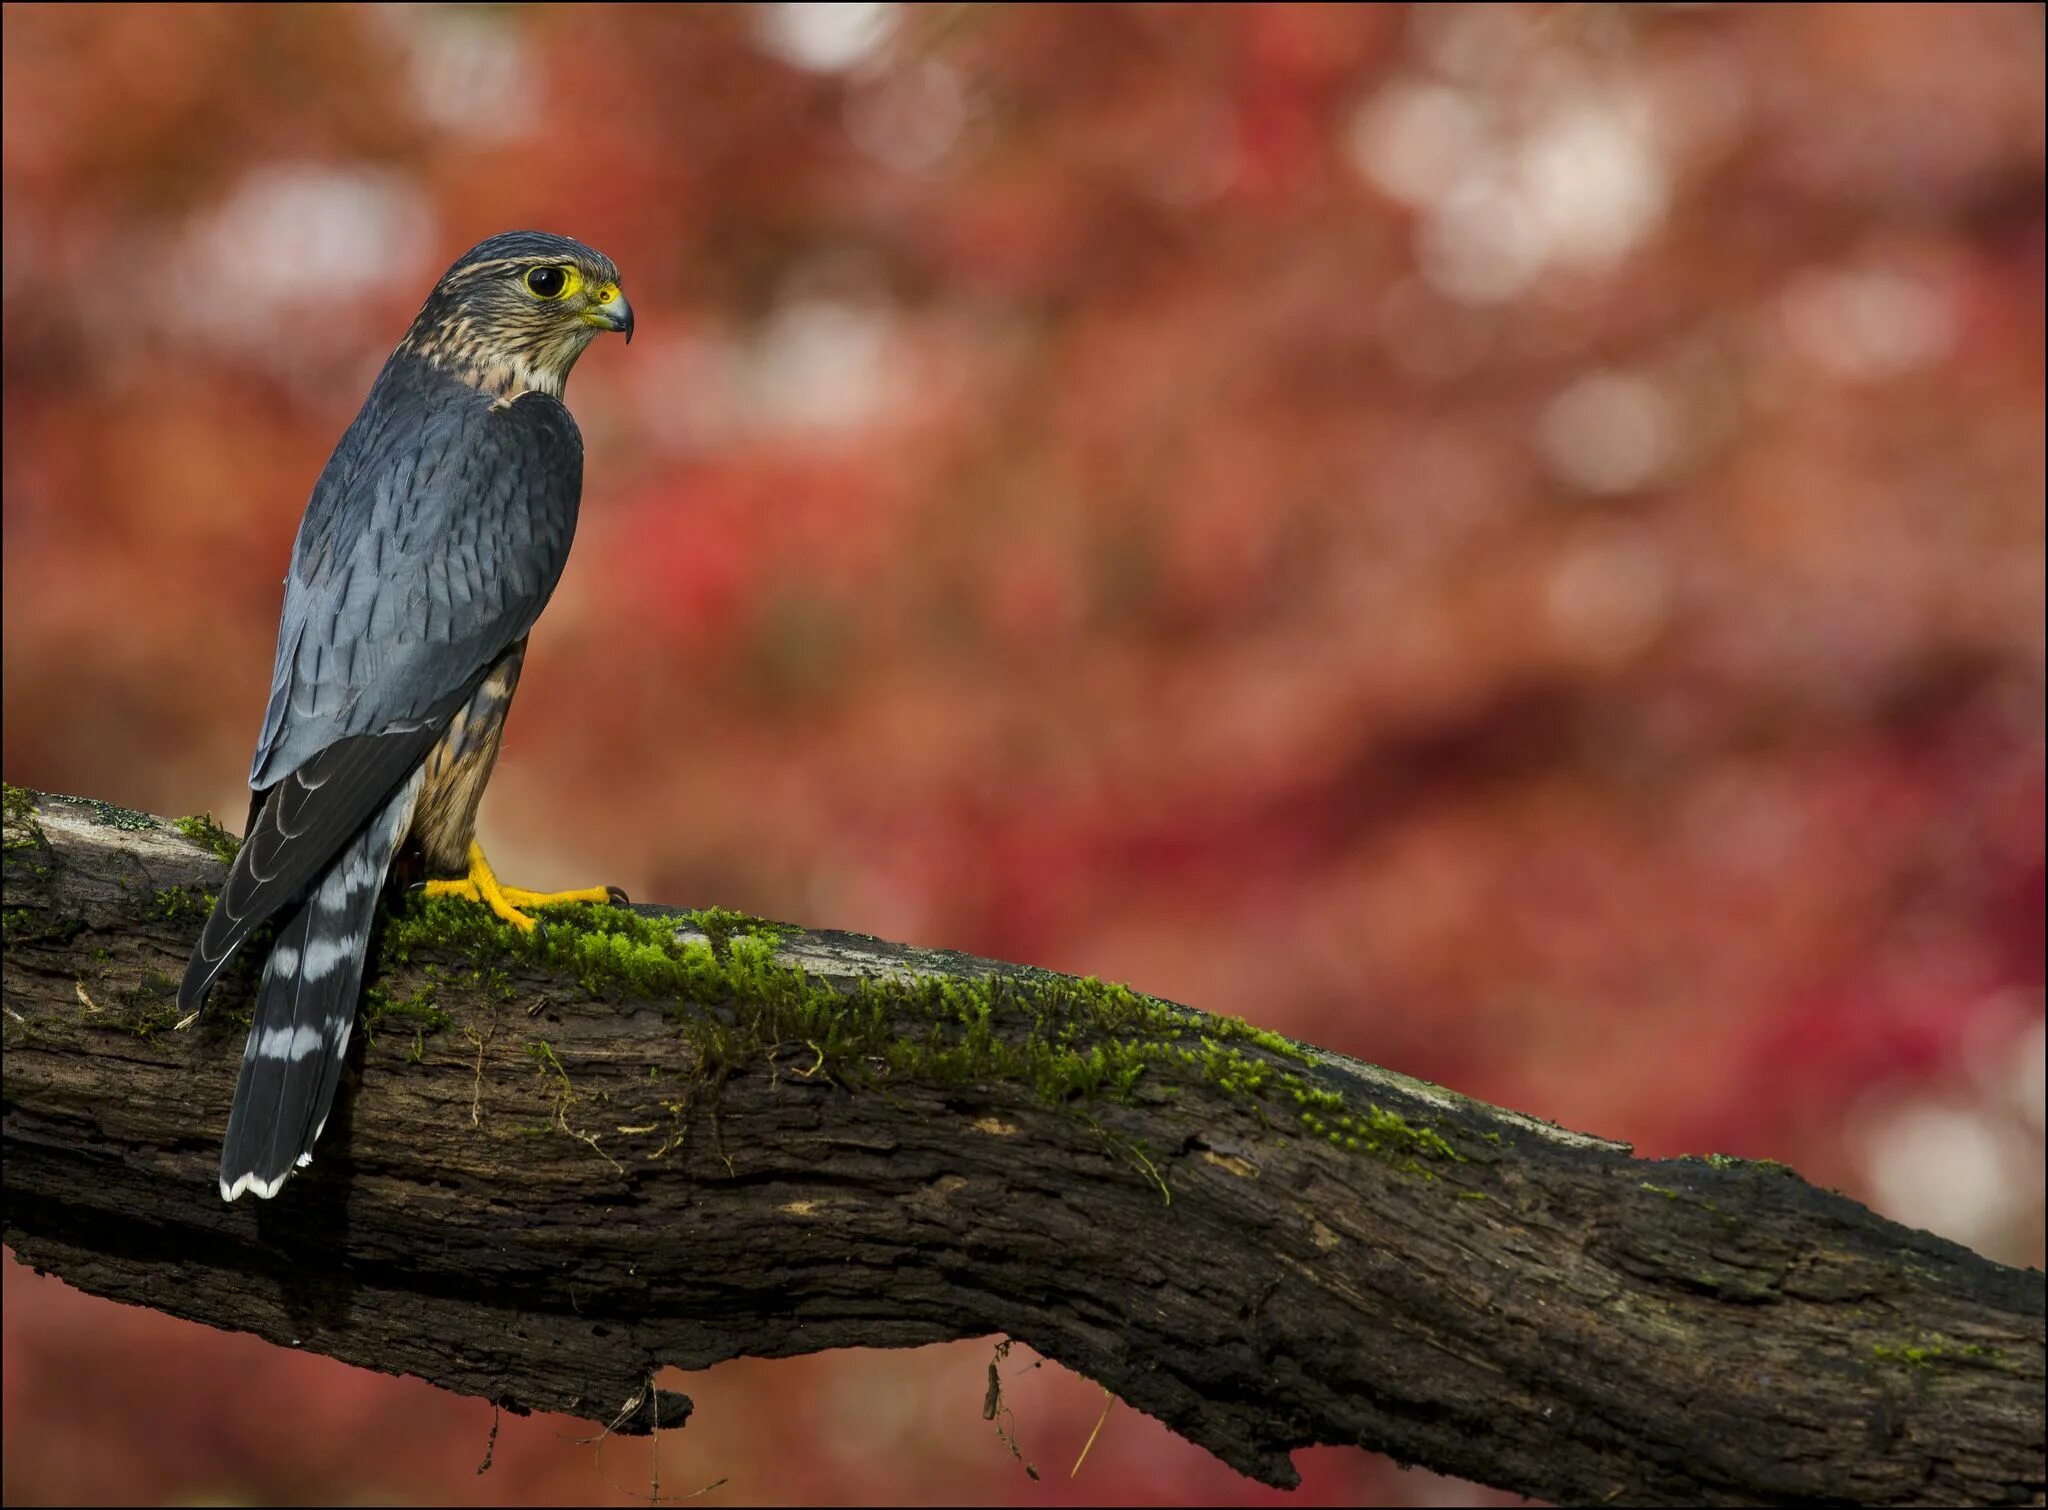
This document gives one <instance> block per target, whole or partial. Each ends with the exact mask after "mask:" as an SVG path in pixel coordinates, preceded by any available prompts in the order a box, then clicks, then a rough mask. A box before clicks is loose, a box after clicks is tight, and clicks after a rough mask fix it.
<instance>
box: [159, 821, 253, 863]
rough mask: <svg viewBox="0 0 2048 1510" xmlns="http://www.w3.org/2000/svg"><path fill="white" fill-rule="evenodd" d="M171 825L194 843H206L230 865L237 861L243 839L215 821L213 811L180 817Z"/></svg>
mask: <svg viewBox="0 0 2048 1510" xmlns="http://www.w3.org/2000/svg"><path fill="white" fill-rule="evenodd" d="M171 827H173V828H175V829H176V830H177V831H178V832H179V833H181V834H183V835H184V836H185V837H186V838H188V839H190V840H192V841H193V843H195V844H203V845H205V846H206V847H207V848H208V849H210V850H212V851H213V852H214V854H216V855H218V856H219V857H220V858H221V859H222V860H223V861H225V862H226V863H227V864H229V865H232V864H234V863H235V856H236V855H237V854H239V853H240V852H241V848H242V841H241V840H240V839H237V838H236V837H235V836H234V835H233V834H231V833H229V832H228V831H227V830H226V829H224V828H222V827H221V826H220V825H219V824H218V823H215V822H214V821H213V814H211V813H197V814H194V815H193V816H191V817H188V818H180V819H178V820H177V821H176V822H175V823H173V824H172V825H171Z"/></svg>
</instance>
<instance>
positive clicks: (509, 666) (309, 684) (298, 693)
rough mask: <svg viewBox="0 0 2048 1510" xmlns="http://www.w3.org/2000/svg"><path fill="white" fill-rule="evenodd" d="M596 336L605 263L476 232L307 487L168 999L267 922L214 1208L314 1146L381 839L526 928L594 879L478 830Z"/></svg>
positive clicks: (564, 497)
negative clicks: (221, 837)
mask: <svg viewBox="0 0 2048 1510" xmlns="http://www.w3.org/2000/svg"><path fill="white" fill-rule="evenodd" d="M602 331H623V332H624V333H625V336H626V339H627V340H628V341H631V340H632V338H633V310H632V307H631V306H630V305H629V304H628V303H627V302H626V296H625V295H624V294H623V293H621V292H620V291H619V270H618V269H617V268H616V267H614V266H613V265H612V263H611V261H610V259H609V258H606V257H604V256H602V255H600V254H599V253H597V252H594V251H592V250H591V249H590V248H589V247H587V246H584V245H582V244H580V243H578V242H575V241H571V240H569V239H568V238H567V237H563V236H552V235H547V234H544V233H542V232H538V231H513V232H509V233H507V234H505V235H502V236H493V237H492V238H491V239H490V240H488V241H485V242H483V243H482V244H481V245H479V246H476V247H474V248H472V249H471V250H470V251H469V252H467V253H466V254H464V255H463V256H462V257H461V258H460V259H459V260H458V261H457V262H456V263H455V265H454V266H453V267H451V268H449V269H448V271H447V273H445V274H444V275H443V276H442V278H441V281H440V282H439V283H437V284H435V285H434V290H433V292H432V293H431V294H429V295H428V296H427V301H426V303H425V304H424V305H422V306H421V308H420V312H419V315H418V317H417V318H416V319H415V320H414V321H413V322H412V328H411V329H410V330H408V331H407V332H406V335H405V339H404V340H402V341H400V342H399V343H398V348H397V350H395V351H394V352H392V354H391V358H390V360H389V361H387V362H386V363H385V364H384V369H383V371H382V372H380V373H379V374H378V376H377V381H376V383H375V384H374V385H373V386H372V387H371V389H370V396H369V397H368V398H367V399H365V400H364V401H363V407H362V411H361V412H360V413H358V414H357V415H356V418H355V423H353V424H351V425H350V426H349V427H348V431H347V433H346V434H344V435H343V436H342V438H341V443H340V444H339V445H337V446H336V447H335V448H334V455H333V456H332V457H331V458H329V460H328V462H327V466H326V469H325V470H324V471H323V472H321V474H320V480H319V481H318V482H317V483H315V484H314V487H313V496H312V499H311V501H310V502H308V504H307V505H306V514H305V518H304V519H303V520H302V521H301V523H300V525H299V534H298V540H297V542H296V543H295V544H294V545H293V547H292V560H291V570H290V573H289V574H288V575H287V576H286V578H285V597H284V617H283V620H282V622H281V623H280V624H279V625H278V634H277V660H276V665H275V669H274V670H273V671H272V673H271V681H270V701H269V705H268V707H267V708H266V709H265V711H264V715H263V729H262V733H261V734H260V735H259V736H258V738H257V741H256V758H255V760H254V762H253V763H252V764H251V766H250V768H249V786H250V789H251V792H252V800H251V803H250V809H249V824H248V828H247V831H246V832H247V838H246V839H245V840H244V841H243V844H242V848H241V851H240V853H239V854H237V855H236V856H235V862H234V866H233V868H232V869H230V870H229V872H228V877H227V881H226V883H225V884H224V885H223V886H222V887H221V891H220V900H219V902H218V903H216V904H215V906H214V909H213V914H212V916H210V917H209V918H208V919H207V921H206V927H205V929H204V930H203V931H202V932H201V934H200V936H199V942H198V944H197V945H196V946H195V947H194V949H193V951H192V961H191V964H190V965H189V966H188V967H187V969H186V971H185V980H184V984H183V986H182V987H181V989H180V991H179V1006H180V1007H181V1009H183V1010H184V1011H186V1012H188V1013H189V1012H196V1011H198V1010H199V1009H200V1007H201V1006H202V1005H203V1004H204V1003H205V1000H206V995H207V992H208V991H209V990H210V989H211V988H212V986H213V983H214V981H215V980H216V979H217V978H218V977H219V975H220V972H221V970H222V968H223V967H224V966H225V965H226V964H227V962H228V961H229V959H231V958H232V957H233V956H234V953H235V951H236V950H237V949H238V948H240V947H241V945H242V944H243V942H244V941H246V940H247V939H248V937H249V935H250V933H251V932H253V931H254V930H255V929H256V928H257V927H258V926H259V925H260V924H262V923H263V922H264V921H265V920H266V919H268V918H270V917H272V916H276V917H278V918H279V920H280V926H279V927H278V930H277V934H276V941H275V942H274V943H273V944H272V945H271V946H270V954H269V958H268V959H267V960H266V961H265V963H264V967H263V983H262V986H261V988H260V990H259V993H258V996H257V1001H256V1016H255V1021H254V1022H253V1023H252V1024H251V1026H250V1028H249V1042H248V1046H247V1047H246V1048H245V1049H244V1050H243V1053H242V1068H241V1077H240V1079H239V1080H238V1081H237V1082H236V1084H235V1100H234V1106H233V1109H232V1110H231V1111H230V1112H229V1113H228V1130H227V1138H226V1141H225V1143H224V1144H223V1146H222V1148H221V1160H220V1193H221V1196H222V1198H223V1199H225V1200H229V1201H232V1200H234V1199H235V1198H236V1197H237V1196H239V1195H241V1194H242V1193H243V1192H244V1191H254V1192H255V1193H256V1194H257V1195H258V1196H261V1197H266V1198H267V1197H269V1196H274V1195H276V1194H277V1192H278V1190H279V1188H280V1187H282V1186H283V1184H284V1182H285V1180H286V1178H287V1177H288V1176H289V1175H290V1174H291V1173H292V1171H293V1170H294V1169H296V1168H299V1167H301V1166H303V1165H305V1164H308V1163H310V1162H312V1149H313V1145H314V1143H315V1142H317V1141H318V1139H319V1137H320V1133H321V1130H322V1129H323V1128H324V1127H325V1126H326V1124H327V1114H328V1110H329V1108H330V1107H331V1106H332V1104H333V1102H334V1092H335V1087H336V1085H337V1084H338V1083H339V1081H340V1078H341V1066H342V1061H343V1058H344V1056H345V1054H346V1052H347V1049H348V1041H349V1034H350V1031H351V1030H352V1029H353V1027H354V1025H355V1016H356V998H357V992H358V988H359V987H360V985H361V982H362V974H363V954H364V950H365V948H366V947H367V945H368V942H369V936H370V924H371V921H372V918H373V916H374V914H375V912H376V907H377V900H378V897H379V894H380V893H381V892H382V890H383V887H384V881H385V878H386V876H387V875H388V874H389V872H390V870H391V867H392V864H393V862H394V860H396V859H398V858H399V856H400V852H401V847H409V851H408V852H410V850H416V851H417V852H418V856H419V858H420V860H421V861H423V864H424V871H425V874H426V875H427V876H428V877H430V878H433V879H430V880H429V881H428V884H427V890H428V892H429V893H432V894H443V895H458V896H463V897H467V898H469V899H470V900H472V901H476V902H480V903H482V904H484V905H486V906H488V907H490V908H491V910H492V911H493V912H495V913H496V914H497V915H498V916H499V917H501V918H503V919H504V920H505V921H506V922H508V923H510V924H511V925H512V926H513V927H515V928H518V929H521V930H522V931H525V930H530V929H532V928H533V926H534V922H533V919H532V918H531V917H529V916H528V915H527V914H528V912H529V911H530V910H531V909H533V908H536V907H545V906H549V905H552V904H554V903H557V902H580V901H592V902H602V901H605V900H607V899H608V898H610V897H611V892H610V891H609V889H607V888H603V887H594V888H590V889H587V890H582V891H569V892H556V893H540V892H529V891H523V890H519V889H517V888H512V887H507V886H504V885H501V884H500V883H499V881H498V879H497V877H496V876H495V875H494V874H493V873H492V871H491V867H490V865H489V863H488V862H487V861H486V860H485V859H484V853H483V850H482V849H481V848H480V847H479V846H478V845H477V843H476V839H475V830H476V808H477V802H478V800H479V799H480V798H481V797H482V795H483V790H484V784H485V783H486V782H487V781H489V780H490V775H491V766H492V763H493V762H494V761H495V760H496V759H497V754H498V740H499V736H500V734H501V732H502V730H503V728H504V719H505V710H506V709H507V708H508V707H509V706H510V705H511V702H512V694H513V691H514V689H515V688H517V686H518V685H519V667H520V662H521V659H522V657H523V656H524V655H525V653H526V637H527V632H528V631H529V630H531V629H532V628H533V624H534V620H536V619H537V618H539V617H540V612H541V609H542V608H544V607H545V606H546V605H547V601H548V597H549V595H550V594H552V593H553V592H554V590H555V583H556V581H557V580H558V579H559V578H560V577H561V574H562V567H563V564H564V563H565V562H566V561H567V559H568V556H569V542H570V538H571V537H572V536H573V535H574V533H575V530H576V507H577V501H578V498H579V497H580V495H581V493H582V491H583V438H582V435H581V434H580V433H579V432H578V430H577V428H576V422H575V421H574V420H573V419H571V418H570V417H569V411H568V410H567V409H565V408H564V407H563V406H562V388H563V385H564V383H566V382H567V380H568V377H569V369H570V368H571V367H573V366H574V365H575V363H576V359H577V357H579V356H581V355H582V354H583V349H584V347H586V346H587V345H589V344H590V342H591V341H592V340H593V339H594V338H595V337H596V336H597V335H598V334H599V333H600V332H602ZM408 863H409V862H408Z"/></svg>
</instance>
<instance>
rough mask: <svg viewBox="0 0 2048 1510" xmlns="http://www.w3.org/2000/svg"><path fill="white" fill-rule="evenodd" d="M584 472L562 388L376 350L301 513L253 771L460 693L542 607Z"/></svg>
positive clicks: (289, 764)
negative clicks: (358, 403)
mask: <svg viewBox="0 0 2048 1510" xmlns="http://www.w3.org/2000/svg"><path fill="white" fill-rule="evenodd" d="M582 487H583V440H582V436H581V434H580V433H579V432H578V430H577V428H576V422H575V420H574V419H572V418H571V417H570V415H569V411H568V410H567V409H565V408H564V407H563V406H562V404H561V403H560V401H559V400H556V399H553V398H550V397H549V396H547V395H546V394H541V393H529V394H525V395H523V396H521V397H520V398H518V399H516V400H514V401H513V402H511V403H509V404H505V403H499V402H496V401H494V400H492V399H491V398H490V397H489V396H488V395H486V394H482V393H478V392H476V391H475V390H474V389H472V388H469V387H467V386H465V385H463V384H461V383H459V382H457V381H455V380H454V379H453V378H451V377H449V376H447V375H446V374H444V373H442V372H441V371H439V370H438V369H436V368H434V367H433V366H431V365H429V364H428V363H426V362H423V361H420V360H418V359H417V358H414V357H412V356H410V355H409V354H407V353H404V352H401V353H399V354H398V355H396V356H394V357H393V358H392V359H391V360H390V361H389V362H388V363H386V364H385V367H384V370H383V372H382V373H381V374H380V375H379V376H378V379H377V382H376V385H375V386H374V387H373V388H372V389H371V391H370V396H369V398H368V400H366V401H365V403H364V405H363V409H362V412H361V413H360V414H358V415H357V416H356V420H355V423H354V424H352V425H350V426H349V428H348V431H347V433H346V434H344V435H343V436H342V438H341V443H340V444H339V445H337V446H336V447H335V449H334V454H333V456H332V457H330V458H329V460H328V463H327V466H326V468H325V470H323V471H322V472H321V474H320V480H319V482H318V483H317V484H316V485H315V487H314V489H313V497H312V501H311V502H310V503H309V504H308V506H307V508H306V515H305V519H304V520H303V522H302V523H301V524H300V526H299V534H298V540H297V542H296V543H295V544H294V546H293V548H292V562H291V570H290V573H289V575H288V576H287V577H286V579H285V602H284V615H283V619H282V622H281V623H280V624H279V627H278V643H277V659H276V664H275V666H274V668H273V670H272V673H271V685H270V700H269V704H268V706H267V708H266V709H265V712H264V717H263V728H262V733H261V735H260V737H259V738H258V740H257V745H256V755H255V758H254V760H253V761H252V762H251V764H250V768H249V784H250V786H252V787H255V788H258V789H261V788H265V787H269V786H271V785H273V784H274V783H275V782H276V781H277V780H278V779H279V778H281V777H283V776H285V775H287V774H289V773H290V772H292V771H295V770H297V769H298V768H299V767H301V766H302V765H303V764H304V763H305V762H306V761H307V760H308V759H310V758H311V757H312V756H314V755H316V754H317V753H319V752H320V751H321V750H323V749H325V748H327V747H328V746H329V745H331V744H333V743H334V742H335V741H336V740H338V739H341V738H344V737H347V736H350V735H362V734H373V733H375V732H377V731H378V730H379V729H382V728H384V727H386V726H387V725H389V724H392V723H394V722H399V721H403V720H413V719H421V718H425V717H427V716H429V715H430V714H431V713H432V712H434V710H436V709H438V708H440V707H442V706H443V705H445V704H446V703H448V702H449V701H450V700H451V699H458V700H459V698H460V696H461V695H462V694H463V693H464V692H465V690H466V689H467V688H469V687H471V686H473V685H474V683H475V681H476V679H477V677H478V676H480V675H481V674H482V672H483V670H484V669H485V668H486V667H488V666H489V665H490V664H491V663H492V662H493V661H494V660H496V658H497V657H498V655H499V654H501V653H502V652H503V651H504V650H505V648H506V647H507V646H509V645H511V644H512V643H514V642H515V641H517V640H519V639H521V638H522V637H524V636H525V634H526V633H527V631H528V630H530V629H531V628H532V627H533V623H534V620H535V619H537V618H538V617H539V616H540V611H541V609H542V608H543V607H545V606H546V604H547V601H548V598H549V596H550V595H551V594H552V593H553V592H554V589H555V584H556V582H557V581H558V580H559V579H560V577H561V574H562V568H563V566H564V565H565V564H566V563H567V561H568V556H569V545H570V542H571V540H572V539H573V537H574V535H575V530H576V511H577V501H578V499H579V497H580V495H581V493H582Z"/></svg>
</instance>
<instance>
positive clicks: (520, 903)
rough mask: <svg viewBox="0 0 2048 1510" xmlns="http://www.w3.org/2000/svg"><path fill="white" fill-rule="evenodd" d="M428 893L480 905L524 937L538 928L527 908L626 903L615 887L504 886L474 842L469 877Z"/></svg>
mask: <svg viewBox="0 0 2048 1510" xmlns="http://www.w3.org/2000/svg"><path fill="white" fill-rule="evenodd" d="M426 892H427V895H428V896H430V897H461V898H462V899H463V900H464V901H465V902H481V903H482V904H483V905H484V906H486V907H488V908H490V909H491V911H493V912H495V913H496V914H497V915H498V916H499V917H501V918H503V919H504V920H505V921H506V922H508V923H510V924H511V925H512V926H513V927H514V928H517V929H518V930H519V931H520V932H521V933H531V932H533V930H534V927H535V924H534V920H533V919H532V918H530V917H528V916H527V915H526V914H525V913H524V912H522V911H521V910H520V909H521V908H524V907H559V906H562V905H564V904H565V903H570V902H620V903H623V902H624V901H625V900H626V894H625V893H624V892H623V891H620V890H619V889H618V888H617V887H616V886H585V887H583V888H581V889H580V890H576V891H528V890H526V889H525V888H524V887H522V886H505V885H501V884H500V883H499V881H498V875H497V872H496V871H494V870H492V869H491V862H490V861H488V860H486V859H485V858H484V849H483V846H482V845H481V844H477V843H474V842H472V843H471V844H470V846H469V874H468V875H467V876H464V877H463V878H462V879H461V880H459V881H429V882H427V886H426Z"/></svg>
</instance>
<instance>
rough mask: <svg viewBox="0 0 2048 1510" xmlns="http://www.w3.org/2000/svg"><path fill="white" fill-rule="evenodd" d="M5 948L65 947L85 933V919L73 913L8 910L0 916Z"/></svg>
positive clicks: (25, 909) (16, 908)
mask: <svg viewBox="0 0 2048 1510" xmlns="http://www.w3.org/2000/svg"><path fill="white" fill-rule="evenodd" d="M0 925H4V934H5V938H6V942H7V944H8V945H9V947H19V946H21V945H25V944H68V943H70V942H71V940H73V939H75V938H77V937H78V935H79V934H81V933H83V932H85V926H86V924H85V919H84V918H83V917H81V916H79V915H78V914H77V913H75V912H37V911H35V910H34V909H32V908H28V907H10V908H8V909H7V911H6V912H5V913H4V914H0Z"/></svg>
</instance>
